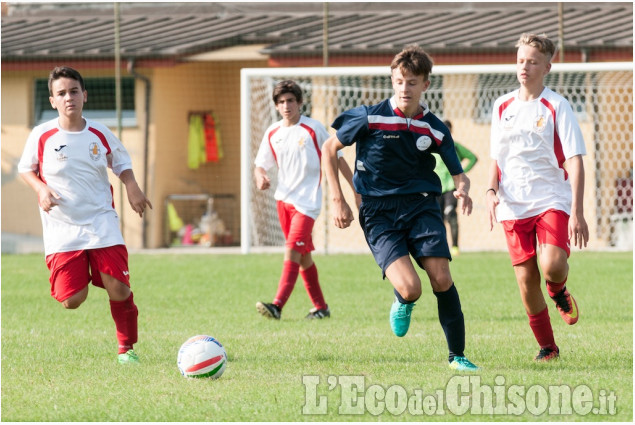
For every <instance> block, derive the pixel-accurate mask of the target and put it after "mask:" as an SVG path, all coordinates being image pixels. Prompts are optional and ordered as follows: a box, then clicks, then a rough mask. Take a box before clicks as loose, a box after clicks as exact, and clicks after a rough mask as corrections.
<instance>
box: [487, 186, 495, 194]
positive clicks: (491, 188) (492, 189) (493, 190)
mask: <svg viewBox="0 0 635 425" xmlns="http://www.w3.org/2000/svg"><path fill="white" fill-rule="evenodd" d="M490 190H491V191H492V192H494V195H496V189H494V188H493V187H490V188H489V189H487V192H489V191H490ZM487 192H485V194H486V195H487Z"/></svg>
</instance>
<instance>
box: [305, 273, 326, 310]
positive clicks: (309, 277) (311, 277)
mask: <svg viewBox="0 0 635 425" xmlns="http://www.w3.org/2000/svg"><path fill="white" fill-rule="evenodd" d="M300 274H301V275H302V280H303V281H304V288H305V289H306V292H307V293H308V294H309V298H311V302H312V303H313V307H315V308H317V309H318V310H324V309H326V307H327V305H326V301H324V295H323V294H322V288H320V280H319V279H318V271H317V267H316V266H315V263H313V265H312V266H311V267H309V268H308V269H306V270H303V271H301V272H300Z"/></svg>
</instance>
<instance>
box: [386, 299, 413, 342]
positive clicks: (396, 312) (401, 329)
mask: <svg viewBox="0 0 635 425" xmlns="http://www.w3.org/2000/svg"><path fill="white" fill-rule="evenodd" d="M414 306H415V303H410V304H402V303H400V302H399V300H398V299H396V298H395V302H393V303H392V307H390V327H391V328H392V332H393V333H394V334H395V335H397V336H398V337H402V336H404V335H405V334H406V333H408V328H409V327H410V315H411V313H412V309H413V307H414Z"/></svg>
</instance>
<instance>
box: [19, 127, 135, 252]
mask: <svg viewBox="0 0 635 425" xmlns="http://www.w3.org/2000/svg"><path fill="white" fill-rule="evenodd" d="M108 168H111V169H112V170H113V172H114V173H115V174H116V175H117V176H119V175H120V174H121V172H122V171H124V170H127V169H131V168H132V162H131V160H130V156H129V155H128V152H127V151H126V149H125V148H124V147H123V145H122V144H121V142H120V141H119V140H118V139H117V138H116V137H115V135H114V134H112V132H111V131H110V130H109V129H108V128H107V127H106V126H104V125H102V124H100V123H97V122H95V121H91V120H86V127H85V128H84V129H83V130H82V131H77V132H72V131H66V130H63V129H61V128H60V127H59V125H58V120H57V118H56V119H54V120H51V121H48V122H45V123H43V124H41V125H39V126H37V127H35V128H34V129H33V131H31V134H30V135H29V138H28V139H27V142H26V146H25V147H24V153H23V154H22V158H21V159H20V162H19V164H18V172H20V173H25V172H29V171H35V172H36V173H37V174H38V175H39V177H40V179H41V180H42V181H43V182H44V183H46V184H47V185H48V186H49V187H50V188H51V189H53V190H54V191H55V192H56V193H57V194H58V195H60V197H61V199H59V200H58V201H57V202H58V203H59V205H57V206H54V207H53V208H52V209H51V210H50V211H49V212H48V213H46V212H44V211H43V210H42V209H41V208H40V216H41V218H42V228H43V234H44V251H45V254H46V255H49V254H53V253H57V252H68V251H76V250H81V249H93V248H104V247H108V246H113V245H120V244H123V243H124V241H123V236H122V235H121V230H120V229H119V217H118V216H117V213H116V211H115V208H114V202H113V195H112V186H111V185H110V182H109V181H108Z"/></svg>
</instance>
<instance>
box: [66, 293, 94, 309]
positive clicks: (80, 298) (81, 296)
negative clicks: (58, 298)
mask: <svg viewBox="0 0 635 425" xmlns="http://www.w3.org/2000/svg"><path fill="white" fill-rule="evenodd" d="M87 296H88V288H85V289H84V290H82V291H79V292H78V293H76V294H75V295H72V296H70V297H68V298H66V299H65V300H64V301H62V305H63V306H64V308H66V309H67V310H74V309H76V308H78V307H79V306H80V305H82V304H83V303H84V301H86V297H87Z"/></svg>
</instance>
